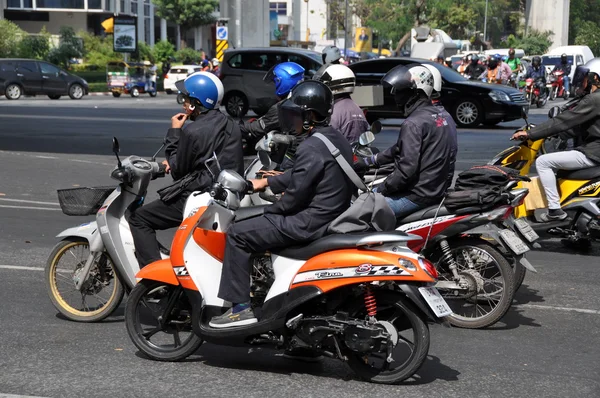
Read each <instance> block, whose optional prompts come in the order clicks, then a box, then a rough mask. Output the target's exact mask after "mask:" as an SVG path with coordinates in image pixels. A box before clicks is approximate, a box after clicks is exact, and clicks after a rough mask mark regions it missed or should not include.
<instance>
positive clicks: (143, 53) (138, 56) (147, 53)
mask: <svg viewBox="0 0 600 398" xmlns="http://www.w3.org/2000/svg"><path fill="white" fill-rule="evenodd" d="M131 59H132V60H133V61H139V62H142V61H150V62H152V63H154V62H156V60H155V58H154V52H153V51H152V47H150V46H149V45H148V44H146V43H145V42H143V41H138V44H137V52H136V53H134V54H133V56H132V57H131Z"/></svg>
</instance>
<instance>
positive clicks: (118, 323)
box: [0, 96, 600, 398]
mask: <svg viewBox="0 0 600 398" xmlns="http://www.w3.org/2000/svg"><path fill="white" fill-rule="evenodd" d="M177 111H178V106H177V104H176V103H175V100H174V97H165V96H163V97H162V98H161V97H160V96H159V97H158V98H156V99H150V98H142V99H139V100H133V99H130V98H120V99H118V100H115V99H112V98H85V99H84V100H82V101H71V100H66V99H61V100H59V101H50V100H45V99H37V98H36V99H23V100H19V101H15V102H9V101H6V100H4V99H0V164H1V165H2V166H1V167H0V281H2V282H3V283H2V284H1V285H0V300H1V301H0V302H1V303H2V305H1V306H0V321H1V326H0V396H2V394H21V395H29V396H41V397H61V396H66V397H75V396H87V397H109V396H112V397H115V396H117V397H145V396H151V395H152V396H156V395H167V394H168V395H170V396H208V397H221V396H231V397H237V396H240V397H241V396H243V397H258V396H260V397H288V396H289V397H295V396H305V397H322V396H331V397H338V396H339V397H346V396H357V397H374V396H411V397H429V398H430V397H466V398H468V397H478V398H479V397H499V396H506V397H522V396H531V397H598V396H600V381H599V380H600V361H599V360H598V358H600V345H599V344H598V342H600V299H599V298H598V296H597V294H596V291H597V289H596V288H597V285H598V284H597V282H596V281H595V278H594V276H595V273H596V272H597V270H598V267H599V266H600V261H598V257H597V256H598V254H599V252H598V250H597V249H596V250H595V251H593V252H591V253H587V254H575V253H571V252H568V251H567V250H565V249H564V248H563V247H562V246H561V245H560V243H559V242H556V241H545V242H542V249H541V250H538V251H536V252H533V253H531V254H530V255H529V259H530V261H531V262H532V263H533V264H534V266H535V267H536V268H537V269H538V271H539V272H538V273H537V274H528V275H527V277H526V279H525V283H524V286H523V287H522V288H521V290H520V291H519V292H518V293H517V296H516V299H515V302H514V304H513V307H512V309H511V310H510V312H509V313H508V315H507V316H506V317H505V318H504V319H503V321H502V322H500V323H498V324H497V325H495V326H494V327H492V328H490V329H489V330H477V331H469V330H460V329H453V328H452V329H449V328H444V327H441V326H437V325H432V326H431V334H432V345H431V350H430V355H429V357H428V359H427V361H426V363H425V365H424V366H423V367H422V369H421V370H420V371H419V372H418V374H417V376H416V377H415V378H414V379H411V380H409V381H407V382H406V383H405V384H402V385H399V386H380V385H373V384H369V383H365V382H362V381H360V380H357V379H356V378H355V377H354V376H353V375H352V373H351V371H350V370H349V369H348V368H347V367H346V366H345V365H344V364H343V363H341V362H337V361H333V360H324V361H323V362H322V363H320V364H316V365H315V364H311V365H308V364H303V363H296V362H293V361H289V360H285V359H283V358H281V357H279V356H277V353H276V352H275V351H272V350H269V349H262V350H257V351H256V350H255V351H253V352H251V353H249V352H248V350H247V349H242V348H228V347H218V346H214V345H210V344H206V345H204V346H203V347H201V348H200V350H199V351H198V352H197V354H196V355H194V356H193V357H191V358H189V359H188V360H186V361H184V362H180V363H157V362H152V361H149V360H147V359H145V358H143V357H142V356H141V355H140V354H139V353H138V352H137V350H136V349H135V347H134V346H133V344H132V343H131V342H130V341H129V338H128V337H127V333H126V331H125V326H124V324H123V317H122V308H121V309H120V310H119V311H117V314H116V316H115V317H113V318H111V319H109V320H107V321H105V322H101V323H98V324H77V323H73V322H68V321H66V320H64V319H61V318H60V317H59V316H58V315H57V311H56V310H55V309H54V308H53V307H52V305H51V304H50V301H49V299H48V297H47V294H46V290H45V286H44V280H43V272H42V268H43V266H44V264H45V261H46V258H47V256H48V254H49V253H50V251H51V249H52V247H53V245H54V244H55V243H56V239H55V238H54V236H55V235H56V234H57V233H58V232H59V231H61V230H63V229H65V228H67V227H70V226H73V225H77V224H79V223H81V222H84V221H87V220H88V219H89V218H86V217H67V216H65V215H63V214H62V213H61V212H60V210H59V207H58V205H57V199H56V189H59V188H66V187H72V186H99V185H111V184H113V182H112V181H111V180H110V179H109V177H108V173H109V171H110V170H111V168H112V167H113V166H114V163H115V159H114V157H113V156H112V155H111V154H110V148H111V142H110V138H111V137H112V136H113V135H115V136H117V137H119V140H120V142H121V148H122V151H121V153H122V155H123V156H126V155H128V154H137V155H143V156H150V155H152V153H153V152H154V151H155V150H156V148H158V146H159V145H160V142H161V140H162V137H163V136H164V134H165V132H166V128H167V127H168V120H169V117H170V116H171V115H172V114H173V113H175V112H177ZM538 112H539V114H534V115H532V117H531V118H532V121H533V122H536V123H539V122H541V121H543V120H544V119H545V116H543V115H542V112H543V110H539V111H538V110H534V113H538ZM521 124H522V122H520V121H516V122H512V123H508V124H503V125H501V126H499V127H498V128H494V129H489V128H486V129H477V130H461V131H460V132H459V148H460V151H459V159H458V162H457V168H458V169H459V170H462V169H465V168H467V167H469V166H470V165H473V164H477V163H484V162H486V161H488V160H489V159H490V158H491V157H492V156H493V155H494V154H496V153H497V152H499V151H501V150H502V149H504V148H505V147H507V146H509V145H511V143H510V142H509V141H508V138H509V137H510V135H511V133H512V131H513V130H514V129H516V128H518V127H519V126H520V125H521ZM396 134H397V129H394V128H392V127H388V128H386V129H385V130H384V131H383V132H382V133H381V134H380V135H379V136H378V137H377V145H378V146H380V147H384V146H386V145H388V144H390V143H391V142H393V141H394V140H395V138H396ZM166 182H167V180H166V179H165V180H162V181H156V182H155V183H154V187H156V188H158V187H159V186H161V185H164V184H166ZM153 197H155V196H154V195H151V196H150V198H149V199H150V200H151V199H152V198H153ZM161 238H162V239H163V240H165V241H167V242H168V239H169V238H170V233H169V232H166V233H164V234H162V236H161Z"/></svg>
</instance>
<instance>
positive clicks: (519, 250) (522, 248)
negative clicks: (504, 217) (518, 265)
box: [500, 229, 529, 254]
mask: <svg viewBox="0 0 600 398" xmlns="http://www.w3.org/2000/svg"><path fill="white" fill-rule="evenodd" d="M500 236H501V237H502V239H503V240H504V242H506V244H507V245H508V247H510V248H511V250H512V251H513V252H515V253H516V254H523V253H525V252H528V251H529V246H527V245H526V244H525V242H523V240H521V238H519V237H518V236H517V234H515V233H514V232H513V231H511V230H509V229H503V230H502V231H500Z"/></svg>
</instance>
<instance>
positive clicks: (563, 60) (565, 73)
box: [552, 54, 571, 93]
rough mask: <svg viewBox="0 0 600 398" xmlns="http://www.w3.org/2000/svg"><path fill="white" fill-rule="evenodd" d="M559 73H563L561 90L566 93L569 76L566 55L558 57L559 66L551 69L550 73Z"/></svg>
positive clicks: (569, 65)
mask: <svg viewBox="0 0 600 398" xmlns="http://www.w3.org/2000/svg"><path fill="white" fill-rule="evenodd" d="M558 71H561V72H563V88H564V90H565V91H566V92H567V93H568V92H569V75H570V74H571V64H570V63H569V59H568V57H567V54H563V55H561V56H560V64H558V65H556V66H555V67H554V69H552V73H554V72H558Z"/></svg>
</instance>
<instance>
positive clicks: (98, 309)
mask: <svg viewBox="0 0 600 398" xmlns="http://www.w3.org/2000/svg"><path fill="white" fill-rule="evenodd" d="M163 147H164V144H163V146H161V148H160V149H159V150H158V151H157V152H156V154H154V156H153V157H152V158H151V160H150V161H148V160H145V159H143V158H141V157H138V156H129V157H127V158H126V159H124V160H123V161H122V162H121V160H120V159H119V155H118V154H119V151H120V149H119V142H118V140H117V139H116V138H113V152H114V153H115V155H116V156H117V167H115V168H114V169H113V170H112V172H111V174H110V175H111V178H113V179H115V180H117V181H119V185H118V186H117V187H116V188H115V187H101V188H71V189H62V190H59V191H58V198H59V202H60V206H61V208H62V210H63V212H64V213H65V214H67V215H70V216H88V215H95V216H96V221H94V222H87V223H84V224H81V225H79V226H77V227H73V228H69V229H66V230H64V231H62V232H61V233H60V234H58V235H57V237H58V238H60V239H61V241H60V242H59V243H58V244H57V245H56V246H55V247H54V249H53V250H52V253H51V254H50V256H49V258H48V261H47V263H46V267H45V281H46V287H47V290H48V295H49V297H50V300H51V301H52V304H53V305H54V307H55V308H56V309H57V310H58V311H59V312H60V313H61V314H62V315H63V316H64V317H66V318H67V319H70V320H73V321H79V322H96V321H99V320H102V319H104V318H106V317H108V316H109V315H111V314H112V313H113V312H114V311H115V310H116V309H117V307H118V306H119V304H120V303H121V301H122V299H123V295H124V293H125V292H129V291H131V289H132V288H133V287H134V286H135V284H136V282H137V281H136V279H135V274H136V273H137V272H138V271H139V269H140V267H139V264H138V262H137V258H136V256H135V247H134V244H133V237H132V236H131V232H130V229H129V223H128V222H127V220H126V219H125V212H126V210H127V209H129V208H130V207H132V206H141V205H142V204H143V202H144V197H145V196H146V192H147V189H148V186H149V184H150V181H151V180H153V179H156V178H159V177H164V176H165V166H164V165H163V164H161V163H158V162H156V156H157V154H158V153H159V152H160V150H162V148H163ZM209 200H210V195H209V194H208V193H205V194H199V193H198V192H195V193H193V194H192V195H190V197H189V198H188V201H187V203H186V208H185V210H184V216H185V214H188V213H189V212H191V211H193V209H194V208H197V207H199V206H201V205H205V204H206V203H208V201H209ZM160 250H161V256H162V257H163V258H168V255H169V250H168V249H167V248H165V247H163V246H161V247H160Z"/></svg>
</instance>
